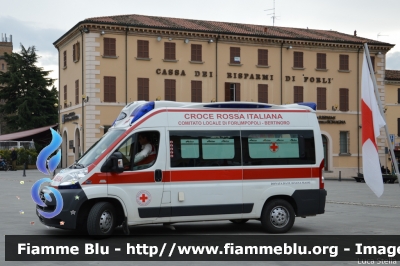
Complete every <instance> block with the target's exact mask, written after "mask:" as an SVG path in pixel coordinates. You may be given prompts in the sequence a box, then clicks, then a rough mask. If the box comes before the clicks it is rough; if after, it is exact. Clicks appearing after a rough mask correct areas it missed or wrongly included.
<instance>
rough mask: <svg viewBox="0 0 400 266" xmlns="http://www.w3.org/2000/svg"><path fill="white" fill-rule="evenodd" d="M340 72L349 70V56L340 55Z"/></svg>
mask: <svg viewBox="0 0 400 266" xmlns="http://www.w3.org/2000/svg"><path fill="white" fill-rule="evenodd" d="M339 70H349V55H347V54H341V55H339Z"/></svg>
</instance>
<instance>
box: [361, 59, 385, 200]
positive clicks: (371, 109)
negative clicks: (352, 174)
mask: <svg viewBox="0 0 400 266" xmlns="http://www.w3.org/2000/svg"><path fill="white" fill-rule="evenodd" d="M366 56H367V55H366V54H365V51H364V57H363V67H362V76H361V119H362V163H363V175H364V180H365V182H366V183H367V185H368V186H369V188H370V189H371V190H372V191H373V192H374V193H375V195H376V196H377V197H380V196H381V195H382V194H383V179H382V172H381V168H380V163H379V156H378V145H377V144H376V138H377V137H378V136H379V135H380V128H381V127H383V126H384V125H385V120H384V119H383V117H382V115H381V113H380V112H379V108H378V103H377V101H376V97H375V93H374V85H373V83H372V79H371V76H370V72H369V67H368V61H367V58H366Z"/></svg>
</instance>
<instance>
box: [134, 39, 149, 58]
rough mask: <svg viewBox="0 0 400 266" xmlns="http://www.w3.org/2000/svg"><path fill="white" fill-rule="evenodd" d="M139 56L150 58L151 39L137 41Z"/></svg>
mask: <svg viewBox="0 0 400 266" xmlns="http://www.w3.org/2000/svg"><path fill="white" fill-rule="evenodd" d="M137 57H138V58H149V57H150V56H149V41H142V40H138V41H137Z"/></svg>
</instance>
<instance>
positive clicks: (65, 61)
mask: <svg viewBox="0 0 400 266" xmlns="http://www.w3.org/2000/svg"><path fill="white" fill-rule="evenodd" d="M64 67H67V51H64Z"/></svg>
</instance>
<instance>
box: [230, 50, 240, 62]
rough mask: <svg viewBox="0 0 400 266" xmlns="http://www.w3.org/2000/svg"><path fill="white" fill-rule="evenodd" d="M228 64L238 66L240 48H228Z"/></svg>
mask: <svg viewBox="0 0 400 266" xmlns="http://www.w3.org/2000/svg"><path fill="white" fill-rule="evenodd" d="M230 63H231V64H240V47H230Z"/></svg>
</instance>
